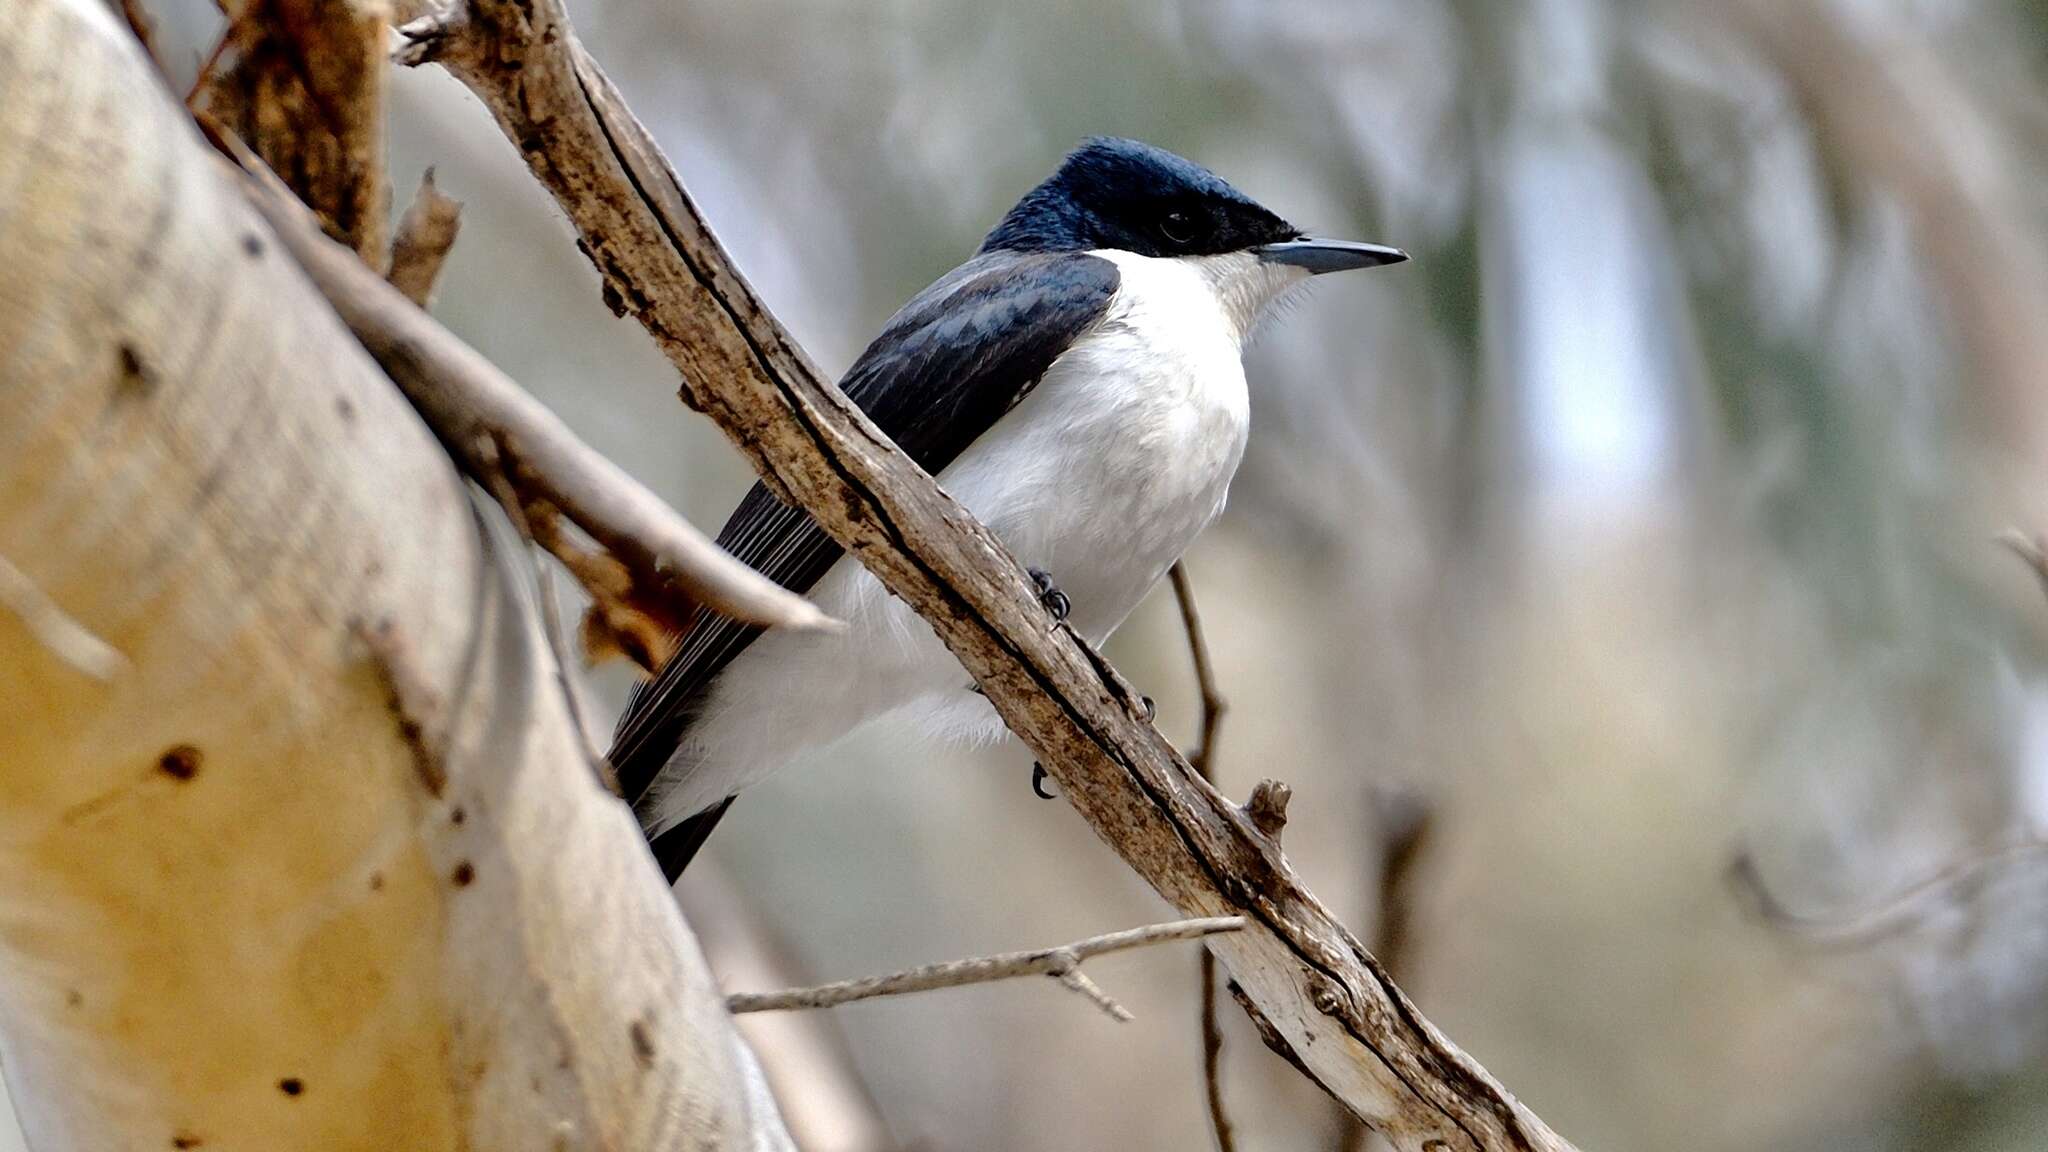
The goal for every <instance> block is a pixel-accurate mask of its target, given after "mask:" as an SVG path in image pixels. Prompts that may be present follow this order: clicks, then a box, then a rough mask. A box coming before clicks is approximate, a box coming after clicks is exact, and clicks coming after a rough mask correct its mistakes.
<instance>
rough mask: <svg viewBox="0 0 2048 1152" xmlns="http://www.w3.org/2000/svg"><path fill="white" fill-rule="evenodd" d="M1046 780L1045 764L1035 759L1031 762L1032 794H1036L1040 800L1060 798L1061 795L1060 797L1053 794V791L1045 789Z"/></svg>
mask: <svg viewBox="0 0 2048 1152" xmlns="http://www.w3.org/2000/svg"><path fill="white" fill-rule="evenodd" d="M1045 781H1046V771H1045V765H1043V764H1040V763H1039V762H1038V761H1036V760H1033V761H1032V762H1031V794H1032V795H1033V796H1036V797H1038V798H1039V799H1040V800H1057V799H1059V797H1058V796H1056V795H1054V794H1053V793H1051V792H1047V791H1046V790H1045Z"/></svg>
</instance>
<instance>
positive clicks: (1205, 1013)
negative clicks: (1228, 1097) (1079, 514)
mask: <svg viewBox="0 0 2048 1152" xmlns="http://www.w3.org/2000/svg"><path fill="white" fill-rule="evenodd" d="M1167 575H1168V576H1169V577H1170V578H1171V579H1172V581H1173V598H1174V601H1175V602H1176V603H1178V604H1179V605H1180V623H1181V627H1182V629H1184V630H1185V631H1186V632H1187V634H1188V655H1189V657H1190V658H1191V659H1192V660H1193V662H1194V665H1195V684H1196V685H1197V687H1198V688H1199V689H1200V691H1201V694H1202V736H1201V740H1202V742H1201V744H1200V745H1199V746H1197V747H1196V749H1195V750H1194V751H1193V752H1190V753H1189V754H1188V764H1189V766H1191V767H1192V768H1194V770H1195V771H1196V772H1199V773H1200V774H1201V776H1202V779H1204V780H1207V781H1208V782H1209V783H1211V784H1214V783H1215V782H1216V775H1215V773H1214V771H1213V770H1212V764H1213V758H1214V755H1215V751H1216V730H1217V727H1218V726H1219V725H1221V724H1222V723H1223V710H1224V708H1225V707H1227V705H1226V704H1225V702H1224V699H1223V693H1221V692H1219V691H1217V689H1216V670H1215V665H1214V664H1212V663H1211V662H1210V659H1209V640H1208V637H1207V636H1206V635H1205V634H1204V633H1203V631H1202V613H1201V610H1200V609H1199V608H1197V607H1196V606H1195V585H1194V581H1193V579H1191V578H1190V577H1189V576H1188V569H1187V562H1186V561H1184V560H1176V561H1174V563H1173V567H1172V568H1170V569H1168V570H1167ZM1195 991H1196V995H1198V996H1200V997H1201V999H1202V1005H1201V1018H1200V1024H1201V1029H1202V1098H1203V1101H1204V1102H1205V1103H1206V1104H1207V1105H1208V1108H1209V1134H1210V1135H1211V1136H1213V1137H1215V1140H1216V1152H1237V1132H1236V1129H1235V1128H1233V1127H1232V1126H1231V1123H1230V1110H1229V1109H1228V1108H1226V1107H1225V1106H1224V1102H1223V1022H1222V1021H1221V1020H1218V1019H1217V1018H1216V956H1215V954H1214V953H1212V952H1210V951H1209V950H1208V949H1207V948H1204V949H1202V954H1201V957H1200V958H1199V961H1198V967H1197V969H1196V973H1195Z"/></svg>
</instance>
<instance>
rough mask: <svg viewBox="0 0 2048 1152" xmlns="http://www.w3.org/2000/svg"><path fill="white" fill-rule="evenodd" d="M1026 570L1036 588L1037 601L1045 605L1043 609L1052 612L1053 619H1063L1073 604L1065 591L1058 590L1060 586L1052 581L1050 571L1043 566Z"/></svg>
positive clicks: (1072, 608) (1071, 609)
mask: <svg viewBox="0 0 2048 1152" xmlns="http://www.w3.org/2000/svg"><path fill="white" fill-rule="evenodd" d="M1026 571H1028V572H1030V573H1031V583H1032V584H1033V585H1034V586H1036V587H1037V589H1038V602H1039V603H1040V604H1043V605H1045V610H1046V611H1047V612H1050V613H1052V618H1053V619H1054V620H1065V619H1066V618H1067V613H1069V612H1072V611H1073V610H1074V604H1073V601H1071V600H1068V599H1067V594H1066V593H1065V592H1062V591H1060V586H1059V585H1057V584H1055V583H1053V582H1052V573H1050V572H1047V571H1046V570H1045V569H1043V568H1029V569H1026Z"/></svg>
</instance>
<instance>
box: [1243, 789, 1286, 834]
mask: <svg viewBox="0 0 2048 1152" xmlns="http://www.w3.org/2000/svg"><path fill="white" fill-rule="evenodd" d="M1292 799H1294V789H1293V788H1291V787H1289V786H1288V785H1286V784H1283V783H1281V782H1280V781H1278V780H1261V781H1259V783H1258V787H1256V788H1253V789H1252V798H1251V799H1249V800H1247V801H1245V804H1244V814H1245V815H1246V816H1247V817H1249V818H1250V819H1251V822H1252V827H1254V828H1257V829H1258V830H1259V831H1260V832H1262V833H1264V834H1265V835H1266V836H1267V837H1268V838H1269V839H1273V840H1278V839H1279V838H1280V830H1281V829H1283V828H1285V827H1287V803H1288V801H1290V800H1292Z"/></svg>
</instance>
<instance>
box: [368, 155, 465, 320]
mask: <svg viewBox="0 0 2048 1152" xmlns="http://www.w3.org/2000/svg"><path fill="white" fill-rule="evenodd" d="M461 231H462V201H460V200H457V199H456V198H454V197H453V196H450V195H448V194H447V193H445V192H443V191H441V190H440V189H439V188H436V187H435V186H434V170H433V169H432V168H429V169H427V171H426V174H425V175H423V176H421V177H420V188H419V191H417V192H415V193H413V197H412V204H411V206H410V207H408V208H406V210H405V215H404V216H402V217H400V218H399V221H398V232H397V234H396V235H394V236H393V237H392V238H391V271H390V272H388V273H386V274H385V277H384V278H385V279H386V280H389V281H391V286H392V287H393V288H396V289H398V290H399V291H400V292H403V293H405V298H406V299H408V300H410V301H412V302H413V303H414V304H417V305H419V306H420V307H422V308H425V307H426V306H427V302H428V300H430V299H431V298H432V297H433V294H434V282H435V281H436V280H438V279H440V277H441V265H442V263H443V262H445V261H446V260H447V259H448V250H449V249H450V248H453V247H454V246H455V237H456V234H457V233H459V232H461Z"/></svg>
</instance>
